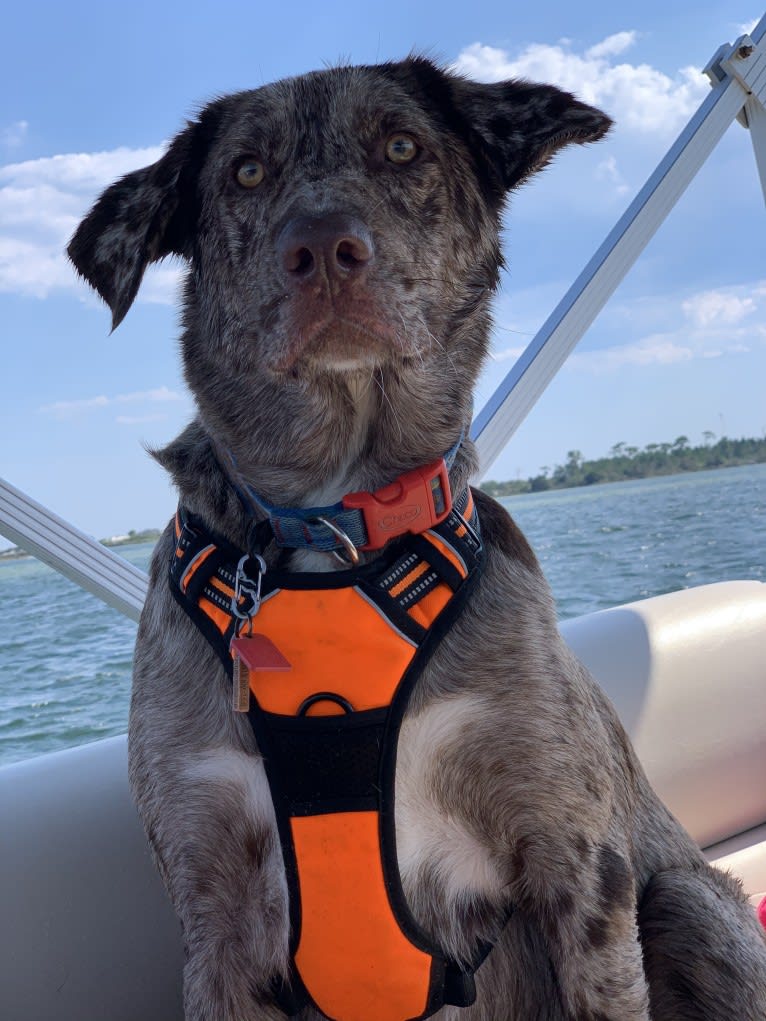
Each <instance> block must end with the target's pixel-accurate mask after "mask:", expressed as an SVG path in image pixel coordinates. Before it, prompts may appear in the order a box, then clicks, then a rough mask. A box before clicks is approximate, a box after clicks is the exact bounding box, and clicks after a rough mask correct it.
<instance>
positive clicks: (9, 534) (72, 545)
mask: <svg viewBox="0 0 766 1021" xmlns="http://www.w3.org/2000/svg"><path fill="white" fill-rule="evenodd" d="M0 532H1V533H2V534H3V535H4V536H6V538H8V539H10V540H11V542H14V543H16V544H17V545H18V546H21V547H22V548H23V549H25V550H27V551H28V552H29V553H31V554H32V555H33V556H35V557H37V559H38V560H42V561H43V562H44V563H46V564H48V565H49V566H50V567H53V568H54V569H55V570H56V571H58V572H59V573H60V574H63V575H65V576H66V577H67V578H70V579H71V580H72V581H73V582H75V583H76V584H77V585H79V586H80V587H81V588H84V589H87V591H88V592H92V593H93V595H94V596H98V598H99V599H102V600H103V601H104V602H105V603H108V605H109V606H113V607H114V609H115V610H119V611H120V613H124V614H125V616H126V617H130V618H131V620H136V621H137V620H138V618H139V615H140V613H141V607H142V606H143V604H144V600H145V599H146V589H147V585H148V578H147V576H146V575H145V574H144V572H143V571H139V569H138V568H137V567H134V566H133V565H132V564H129V563H128V562H127V560H124V559H123V558H122V557H120V556H118V555H117V554H116V553H113V552H112V551H111V550H110V549H107V547H106V546H102V545H101V543H100V542H96V540H95V539H91V537H90V536H89V535H85V533H84V532H80V531H79V530H78V529H77V528H75V527H74V526H73V525H70V524H69V523H68V522H67V521H64V519H63V518H60V517H58V516H57V515H56V514H53V513H52V511H49V510H48V509H47V507H43V505H42V504H40V503H37V502H36V501H35V500H32V499H31V498H30V497H28V496H27V495H26V494H25V493H22V492H21V490H19V489H16V488H15V487H14V486H12V485H10V483H8V482H6V481H5V480H4V479H0Z"/></svg>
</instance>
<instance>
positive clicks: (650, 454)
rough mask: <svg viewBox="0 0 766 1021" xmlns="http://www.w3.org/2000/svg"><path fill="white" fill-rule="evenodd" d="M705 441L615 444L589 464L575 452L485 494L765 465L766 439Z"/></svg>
mask: <svg viewBox="0 0 766 1021" xmlns="http://www.w3.org/2000/svg"><path fill="white" fill-rule="evenodd" d="M702 435H703V440H704V443H702V444H700V445H699V446H696V447H692V446H690V445H689V438H688V436H679V437H678V438H677V439H676V440H675V441H674V442H673V443H648V444H647V445H646V446H645V447H643V448H641V447H631V446H629V445H628V444H627V443H615V445H614V446H613V447H612V449H611V450H610V451H609V454H608V455H607V456H606V457H600V458H597V459H596V460H593V461H589V460H586V459H585V458H584V457H583V455H582V454H581V453H580V451H579V450H570V451H569V452H568V454H567V459H566V461H565V462H564V464H557V465H555V466H554V467H553V468H551V467H549V466H547V465H545V466H544V467H542V468H540V471H539V473H538V474H537V475H532V476H530V477H529V478H528V479H514V480H511V481H508V482H495V481H493V480H490V481H488V482H482V484H481V488H482V489H483V490H484V492H485V493H488V494H489V495H490V496H513V495H515V494H517V493H540V492H543V491H544V490H546V489H567V488H569V487H571V486H593V485H596V484H598V483H599V482H623V481H625V480H626V479H646V478H649V477H650V476H652V475H676V474H678V473H679V472H692V471H704V470H705V469H706V468H731V467H734V466H736V465H740V464H759V463H762V462H766V438H764V439H745V438H743V439H739V440H733V439H730V438H729V437H728V436H722V437H721V438H720V439H718V440H716V437H715V434H714V433H711V432H705V433H703V434H702Z"/></svg>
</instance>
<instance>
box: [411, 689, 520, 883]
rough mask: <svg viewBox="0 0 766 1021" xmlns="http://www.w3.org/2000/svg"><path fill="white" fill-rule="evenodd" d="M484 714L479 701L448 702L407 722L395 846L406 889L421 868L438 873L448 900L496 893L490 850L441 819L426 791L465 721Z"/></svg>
mask: <svg viewBox="0 0 766 1021" xmlns="http://www.w3.org/2000/svg"><path fill="white" fill-rule="evenodd" d="M484 712H486V708H485V707H484V706H483V704H482V702H481V700H480V699H477V698H472V697H469V696H461V697H457V698H451V699H448V700H446V701H444V702H441V703H439V704H438V705H436V706H433V707H431V708H428V709H426V710H425V711H424V712H423V713H421V714H420V715H419V716H417V717H415V718H414V719H411V720H405V722H404V723H403V725H402V729H401V733H400V736H399V749H398V758H397V768H396V845H397V855H398V859H399V870H400V872H401V875H402V882H403V884H404V887H405V890H406V889H407V887H408V884H409V883H416V882H417V875H418V872H419V871H420V869H421V868H424V867H425V868H429V869H436V871H437V873H438V874H439V876H440V878H441V881H442V883H443V885H444V889H445V891H446V892H447V895H448V897H450V898H451V899H453V898H454V899H456V898H457V897H459V896H460V895H461V894H466V893H478V894H484V895H489V896H493V895H497V894H499V893H500V892H501V890H502V883H501V881H500V877H499V875H498V872H497V869H496V868H495V866H494V865H493V863H492V861H491V858H490V853H489V850H488V849H487V848H486V847H485V846H484V845H483V844H482V843H481V841H480V840H479V839H478V838H477V837H475V836H474V835H473V834H472V833H471V832H470V831H469V829H468V828H467V826H466V825H465V824H464V823H463V822H462V821H460V820H459V819H456V818H454V817H450V816H449V815H445V813H444V810H443V808H442V807H441V806H440V805H438V804H437V803H436V802H435V801H434V799H433V798H432V797H431V796H430V795H429V793H428V783H427V777H428V775H429V773H431V772H432V771H433V770H434V769H435V768H436V769H438V761H439V759H440V757H441V756H442V755H443V753H444V751H443V749H444V745H445V744H447V743H451V742H453V741H454V739H455V737H456V736H457V735H458V734H459V733H460V732H461V731H462V730H463V729H464V727H465V724H466V721H467V720H468V719H470V718H471V717H473V716H476V715H478V714H481V713H484Z"/></svg>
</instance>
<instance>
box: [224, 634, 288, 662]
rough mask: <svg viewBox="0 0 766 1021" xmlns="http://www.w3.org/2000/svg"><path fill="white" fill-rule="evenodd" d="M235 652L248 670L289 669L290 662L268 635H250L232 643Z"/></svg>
mask: <svg viewBox="0 0 766 1021" xmlns="http://www.w3.org/2000/svg"><path fill="white" fill-rule="evenodd" d="M231 651H232V652H233V653H235V654H236V655H237V656H239V658H240V659H241V660H242V662H243V663H244V664H245V666H246V667H247V668H248V670H289V669H290V664H289V663H288V661H287V660H286V659H285V657H284V656H283V655H282V653H281V652H280V651H279V649H278V648H277V647H276V645H275V644H274V643H273V642H272V640H271V639H270V638H267V637H266V635H259V634H254V635H248V636H247V637H246V638H235V639H234V640H233V641H232V643H231Z"/></svg>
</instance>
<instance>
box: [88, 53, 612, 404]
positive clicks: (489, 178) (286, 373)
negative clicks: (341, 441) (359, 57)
mask: <svg viewBox="0 0 766 1021" xmlns="http://www.w3.org/2000/svg"><path fill="white" fill-rule="evenodd" d="M609 124H610V121H609V118H608V117H606V116H605V115H604V114H603V113H601V112H599V111H598V110H595V109H593V108H592V107H589V106H586V105H584V104H583V103H580V102H578V101H577V100H576V99H574V98H573V97H572V96H571V95H569V94H567V93H565V92H562V91H560V90H559V89H556V88H554V87H552V86H549V85H534V84H530V83H527V82H521V81H508V82H501V83H497V84H492V85H484V84H478V83H475V82H471V81H467V80H465V79H463V78H461V77H458V76H455V75H452V74H449V73H447V72H445V71H443V70H441V69H439V68H438V67H436V66H435V65H434V64H433V63H431V62H430V61H428V60H426V59H423V58H414V59H409V60H406V61H403V62H401V63H391V64H382V65H378V66H369V67H338V68H333V69H329V70H325V71H321V72H315V73H312V74H308V75H305V76H303V77H299V78H293V79H289V80H286V81H281V82H277V83H276V84H273V85H269V86H266V87H264V88H260V89H256V90H254V91H250V92H243V93H239V94H236V95H232V96H228V97H225V98H222V99H219V100H217V101H215V102H213V103H211V104H209V105H208V106H206V107H205V108H204V109H203V110H202V112H201V113H200V115H199V117H198V118H197V119H196V120H195V121H194V122H192V123H189V124H188V126H187V127H186V129H185V130H184V131H182V132H181V133H180V134H179V135H178V136H177V137H176V138H175V139H174V140H173V141H172V142H171V144H170V146H169V148H168V150H167V152H166V153H165V155H164V156H163V157H162V158H161V159H160V160H159V161H158V162H157V163H155V164H153V165H152V166H150V167H147V168H145V169H143V170H138V171H136V172H134V173H131V174H128V175H127V176H126V177H124V178H123V179H122V180H120V181H118V182H117V183H116V184H114V185H113V186H112V187H110V188H109V189H107V191H106V192H105V193H104V194H103V195H102V197H101V198H100V199H99V201H98V202H97V203H96V205H95V207H94V208H93V210H92V211H91V212H90V213H89V215H88V216H87V217H86V219H85V220H84V221H83V223H82V224H81V226H80V227H79V229H78V231H77V232H76V234H75V236H74V238H73V239H72V242H71V244H70V246H69V255H70V257H71V259H72V261H73V262H74V264H75V266H76V267H77V269H78V270H79V272H80V273H81V274H82V275H83V276H84V277H85V278H86V279H87V280H88V281H89V283H90V284H92V285H93V287H95V288H96V290H97V291H98V292H99V294H100V295H101V296H102V297H103V298H104V300H105V301H106V302H107V303H108V305H109V306H110V308H111V310H112V316H113V323H114V325H115V326H116V325H117V324H119V322H120V321H121V320H122V318H123V317H124V316H125V314H126V312H127V311H128V308H129V307H130V305H131V303H132V302H133V299H134V298H135V296H136V292H137V290H138V287H139V284H140V282H141V278H142V276H143V273H144V270H145V268H146V266H147V264H148V263H150V262H153V261H156V260H158V259H161V258H163V256H166V255H169V254H171V253H173V254H176V255H180V256H182V257H183V258H184V259H185V260H187V262H188V263H189V265H190V273H189V275H188V279H187V284H186V297H185V313H184V322H185V327H186V329H185V333H184V341H183V349H184V359H185V365H186V375H187V379H188V380H189V383H190V385H191V387H192V389H193V391H194V392H195V395H196V397H197V400H198V402H199V403H200V406H201V407H202V409H203V414H205V409H206V405H207V406H208V409H212V407H213V406H214V405H215V404H216V402H218V403H220V397H221V394H223V393H225V394H226V399H227V401H232V400H234V401H235V402H237V401H240V402H241V401H248V402H249V403H250V406H252V403H253V392H254V391H253V387H254V386H255V387H261V388H262V387H263V386H264V385H265V383H264V381H266V382H267V383H268V384H269V385H285V384H288V385H289V384H290V382H291V381H292V382H295V381H296V380H301V381H302V382H303V389H304V391H305V388H306V387H305V382H306V380H311V379H315V378H317V377H319V376H322V375H324V376H325V377H326V376H327V374H328V373H329V374H330V375H335V376H336V377H337V375H338V374H339V373H347V372H359V371H363V372H367V374H368V375H369V374H370V372H371V371H372V370H375V369H380V370H382V371H389V370H390V371H392V372H394V371H396V369H397V367H398V368H401V367H402V366H404V365H408V366H414V368H415V370H416V371H417V372H420V373H422V372H427V373H430V374H431V376H433V374H434V373H436V374H437V375H439V377H440V379H441V380H442V381H447V382H448V381H449V378H450V377H451V376H452V375H455V374H456V375H457V376H458V377H459V378H458V379H457V380H456V381H455V382H456V386H455V388H454V389H455V390H457V389H458V388H459V389H461V390H466V389H467V390H469V391H470V389H471V388H472V385H473V382H474V379H475V376H476V373H477V372H478V368H479V365H480V362H481V359H482V357H483V355H484V354H485V351H486V346H487V340H488V332H489V311H488V301H489V296H490V295H491V293H492V291H493V290H494V288H495V287H496V284H497V279H498V271H499V267H500V265H501V256H500V250H499V240H498V228H499V221H500V213H501V210H502V206H503V201H504V197H505V195H506V193H507V192H508V190H509V189H512V188H514V187H515V186H516V185H518V184H519V183H520V182H522V181H523V180H524V179H525V178H527V177H528V176H529V175H530V174H532V173H533V172H534V171H536V170H538V169H540V168H541V167H543V166H544V165H545V164H546V163H547V162H548V160H549V159H550V158H551V156H552V155H553V154H554V153H555V152H556V150H558V149H559V148H561V147H562V146H564V145H567V144H568V143H570V142H590V141H594V140H595V139H598V138H600V137H601V136H602V135H603V134H604V133H605V132H606V131H607V130H608V127H609ZM448 385H449V384H448ZM248 387H249V389H248ZM209 413H210V414H212V413H213V412H212V410H210V411H209Z"/></svg>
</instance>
